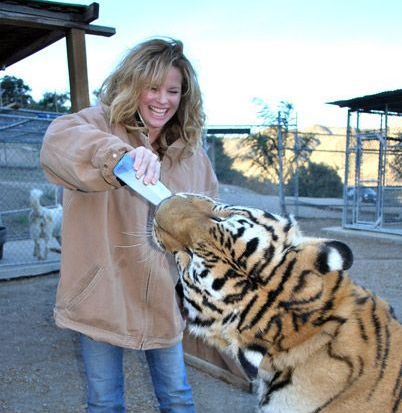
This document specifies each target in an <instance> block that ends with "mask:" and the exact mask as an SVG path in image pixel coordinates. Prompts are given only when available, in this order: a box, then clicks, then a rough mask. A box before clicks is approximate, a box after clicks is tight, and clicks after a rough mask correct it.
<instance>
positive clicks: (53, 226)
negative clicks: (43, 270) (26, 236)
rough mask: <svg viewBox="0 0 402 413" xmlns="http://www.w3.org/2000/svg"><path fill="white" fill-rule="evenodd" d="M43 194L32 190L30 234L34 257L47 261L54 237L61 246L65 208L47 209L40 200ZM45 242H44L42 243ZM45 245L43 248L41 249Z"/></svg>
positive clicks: (59, 206)
mask: <svg viewBox="0 0 402 413" xmlns="http://www.w3.org/2000/svg"><path fill="white" fill-rule="evenodd" d="M42 195H43V192H42V191H41V190H40V189H32V190H31V193H30V204H31V208H32V210H31V212H30V214H29V232H30V234H31V238H32V240H33V241H34V251H33V255H34V257H36V258H37V259H38V260H46V259H47V255H48V252H49V242H50V241H51V239H52V238H53V237H54V238H56V240H57V242H58V243H59V245H61V227H62V218H63V208H62V206H61V205H57V206H56V207H55V208H47V207H44V206H42V205H41V203H40V198H41V196H42ZM41 241H43V242H41ZM41 244H43V248H42V247H41Z"/></svg>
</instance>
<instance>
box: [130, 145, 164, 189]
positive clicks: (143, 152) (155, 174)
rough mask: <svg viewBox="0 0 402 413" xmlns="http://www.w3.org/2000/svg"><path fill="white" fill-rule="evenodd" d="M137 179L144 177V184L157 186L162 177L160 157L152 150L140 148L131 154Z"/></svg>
mask: <svg viewBox="0 0 402 413" xmlns="http://www.w3.org/2000/svg"><path fill="white" fill-rule="evenodd" d="M129 154H130V156H131V157H132V158H133V168H134V171H135V174H136V176H137V178H139V179H141V178H142V177H143V182H144V184H149V183H152V184H156V182H157V181H158V179H159V176H160V162H159V157H158V155H156V154H155V153H154V152H152V151H151V150H149V149H147V148H145V147H143V146H140V147H138V148H135V149H133V150H132V151H130V152H129Z"/></svg>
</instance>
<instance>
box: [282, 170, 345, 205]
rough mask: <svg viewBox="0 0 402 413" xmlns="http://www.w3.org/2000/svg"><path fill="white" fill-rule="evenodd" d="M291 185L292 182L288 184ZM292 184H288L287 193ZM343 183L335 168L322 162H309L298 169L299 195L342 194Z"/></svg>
mask: <svg viewBox="0 0 402 413" xmlns="http://www.w3.org/2000/svg"><path fill="white" fill-rule="evenodd" d="M289 185H292V182H291V183H290V184H289ZM292 189H293V186H290V188H289V190H290V191H289V193H290V192H291V191H292ZM342 191H343V183H342V180H341V178H340V177H339V175H338V173H337V171H336V169H335V168H333V167H331V166H328V165H325V164H323V163H314V162H309V163H308V165H307V166H303V167H301V168H300V169H299V195H300V196H309V197H315V198H327V197H331V198H337V197H341V196H342Z"/></svg>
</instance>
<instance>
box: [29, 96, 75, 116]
mask: <svg viewBox="0 0 402 413" xmlns="http://www.w3.org/2000/svg"><path fill="white" fill-rule="evenodd" d="M69 103H70V96H69V94H68V93H56V92H45V93H44V94H43V96H42V99H41V100H39V102H37V103H35V104H33V105H32V108H33V109H36V110H43V111H49V112H63V113H64V112H69V111H70V107H71V105H70V104H69Z"/></svg>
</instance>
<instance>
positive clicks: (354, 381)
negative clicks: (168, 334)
mask: <svg viewBox="0 0 402 413" xmlns="http://www.w3.org/2000/svg"><path fill="white" fill-rule="evenodd" d="M153 238H154V240H155V241H156V243H157V244H158V245H159V247H160V248H161V249H162V250H164V251H167V252H170V253H173V254H174V257H175V260H176V264H177V267H178V270H179V273H180V279H181V282H182V286H183V293H184V300H183V302H184V307H185V310H186V311H187V314H188V318H187V320H188V326H189V330H190V332H191V333H192V334H194V335H196V336H198V337H202V338H203V339H204V340H206V341H207V342H208V343H209V344H211V345H214V346H216V347H217V348H219V349H221V350H223V351H225V352H228V353H229V354H230V355H231V356H232V357H233V358H235V359H236V360H237V361H238V362H239V363H240V364H241V365H242V366H243V368H244V370H245V371H246V372H247V373H248V374H249V376H250V377H254V376H257V377H258V378H259V381H260V386H259V396H258V397H259V410H258V411H259V412H261V413H345V412H353V413H378V412H381V413H401V412H402V403H401V396H402V326H401V324H400V323H399V322H398V321H397V320H396V319H395V318H394V316H393V312H392V309H391V308H390V306H389V305H388V304H387V303H385V302H384V301H383V300H381V299H380V298H378V297H376V296H375V295H374V294H373V293H371V292H370V291H367V290H366V289H364V288H362V287H360V286H358V285H356V284H354V283H353V282H352V281H351V279H350V278H349V276H348V275H347V273H346V270H347V269H349V268H350V267H351V265H352V262H353V255H352V252H351V250H350V249H349V247H348V246H347V245H346V244H344V243H342V242H339V241H335V240H328V239H320V238H307V237H304V236H302V234H301V232H300V231H299V229H298V227H297V223H296V222H295V221H294V219H293V218H291V217H290V218H285V217H281V216H278V215H274V214H270V213H268V212H265V211H262V210H259V209H253V208H245V207H241V206H229V205H224V204H221V203H218V202H215V201H213V200H212V199H210V198H207V197H204V196H198V195H192V194H177V195H174V196H172V197H170V198H168V199H166V200H164V201H162V202H161V204H160V205H159V206H158V207H157V210H156V213H155V218H154V222H153Z"/></svg>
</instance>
